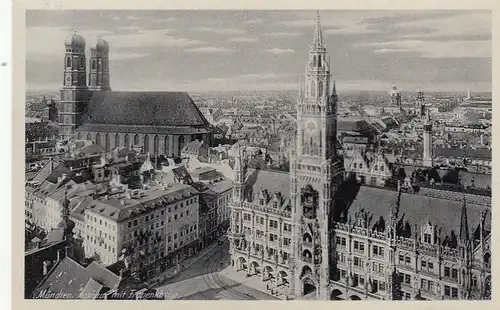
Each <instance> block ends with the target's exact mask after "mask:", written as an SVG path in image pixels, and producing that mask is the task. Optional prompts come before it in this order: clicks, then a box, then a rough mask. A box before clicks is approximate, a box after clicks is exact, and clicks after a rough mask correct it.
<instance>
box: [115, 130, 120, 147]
mask: <svg viewBox="0 0 500 310" xmlns="http://www.w3.org/2000/svg"><path fill="white" fill-rule="evenodd" d="M119 146H120V135H119V134H117V133H116V134H115V147H119Z"/></svg>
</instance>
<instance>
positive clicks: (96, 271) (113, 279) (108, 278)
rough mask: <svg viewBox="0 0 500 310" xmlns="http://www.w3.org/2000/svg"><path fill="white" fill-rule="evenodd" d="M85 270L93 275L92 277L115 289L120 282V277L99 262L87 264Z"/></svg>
mask: <svg viewBox="0 0 500 310" xmlns="http://www.w3.org/2000/svg"><path fill="white" fill-rule="evenodd" d="M85 270H86V271H87V272H88V274H89V275H90V276H91V277H92V279H94V280H96V281H98V282H99V283H101V284H103V285H105V286H107V287H109V288H110V289H114V288H116V287H118V284H120V277H118V276H117V275H115V274H114V273H113V272H111V271H109V270H108V269H106V268H105V267H104V266H102V265H100V264H99V263H96V262H92V263H91V264H90V265H88V266H87V268H85Z"/></svg>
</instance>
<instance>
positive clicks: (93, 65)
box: [92, 59, 97, 69]
mask: <svg viewBox="0 0 500 310" xmlns="http://www.w3.org/2000/svg"><path fill="white" fill-rule="evenodd" d="M96 66H97V65H96V61H95V59H93V60H92V69H95V68H96Z"/></svg>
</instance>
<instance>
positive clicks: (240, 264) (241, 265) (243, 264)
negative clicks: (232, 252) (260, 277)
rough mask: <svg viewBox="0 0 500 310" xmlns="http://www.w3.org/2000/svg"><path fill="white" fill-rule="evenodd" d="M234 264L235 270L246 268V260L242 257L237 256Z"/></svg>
mask: <svg viewBox="0 0 500 310" xmlns="http://www.w3.org/2000/svg"><path fill="white" fill-rule="evenodd" d="M236 264H237V265H236V271H238V270H247V269H248V265H247V260H246V259H245V258H244V257H239V258H238V260H237V263H236Z"/></svg>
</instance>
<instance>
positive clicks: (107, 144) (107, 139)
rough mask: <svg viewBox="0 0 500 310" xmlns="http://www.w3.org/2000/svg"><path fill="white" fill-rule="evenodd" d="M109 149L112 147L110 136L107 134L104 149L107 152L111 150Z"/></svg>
mask: <svg viewBox="0 0 500 310" xmlns="http://www.w3.org/2000/svg"><path fill="white" fill-rule="evenodd" d="M109 147H110V145H109V134H105V145H104V148H105V149H106V150H109Z"/></svg>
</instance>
